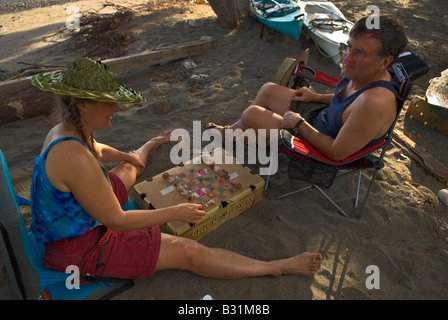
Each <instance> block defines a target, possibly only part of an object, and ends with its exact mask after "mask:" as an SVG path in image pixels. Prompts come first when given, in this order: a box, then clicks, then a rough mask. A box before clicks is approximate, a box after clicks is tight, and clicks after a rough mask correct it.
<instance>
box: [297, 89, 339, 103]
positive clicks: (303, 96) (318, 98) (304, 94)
mask: <svg viewBox="0 0 448 320" xmlns="http://www.w3.org/2000/svg"><path fill="white" fill-rule="evenodd" d="M332 97H333V94H331V93H330V94H322V93H316V92H314V91H312V90H311V89H309V88H307V87H302V88H299V89H297V90H295V91H294V96H293V97H292V101H299V102H320V103H324V104H330V102H331V98H332Z"/></svg>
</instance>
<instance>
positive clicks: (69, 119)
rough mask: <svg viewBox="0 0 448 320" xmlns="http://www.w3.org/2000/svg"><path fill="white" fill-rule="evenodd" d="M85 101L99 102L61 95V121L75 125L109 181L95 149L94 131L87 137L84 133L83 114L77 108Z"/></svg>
mask: <svg viewBox="0 0 448 320" xmlns="http://www.w3.org/2000/svg"><path fill="white" fill-rule="evenodd" d="M83 103H97V101H94V100H90V99H82V98H76V97H73V96H61V121H62V123H63V124H64V126H66V125H67V124H71V125H73V126H74V127H75V130H76V131H78V133H79V134H80V135H81V138H82V141H83V142H84V143H85V145H86V146H87V147H88V148H89V150H90V152H91V153H92V154H93V156H94V157H95V158H96V159H97V160H98V163H99V164H100V167H101V170H102V171H103V173H104V175H105V176H106V179H107V180H108V181H109V177H108V175H107V170H106V168H105V167H104V166H103V164H102V163H101V161H100V160H99V158H98V154H97V153H96V151H95V139H94V138H93V133H92V134H91V135H90V137H86V136H85V134H84V131H83V128H82V123H81V114H80V113H79V109H78V108H77V105H78V104H83ZM89 140H90V141H89ZM89 142H90V143H89Z"/></svg>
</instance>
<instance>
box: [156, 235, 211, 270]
mask: <svg viewBox="0 0 448 320" xmlns="http://www.w3.org/2000/svg"><path fill="white" fill-rule="evenodd" d="M160 249H161V252H160V254H159V262H161V265H163V266H164V267H162V268H163V269H165V268H167V269H171V268H173V269H186V270H191V269H193V268H194V266H195V264H196V263H198V261H200V259H201V256H202V255H203V254H204V250H205V249H206V247H204V246H203V245H201V244H199V243H197V242H196V241H194V240H191V239H188V238H184V237H175V236H168V237H162V245H161V248H160ZM160 258H162V259H163V260H164V261H160Z"/></svg>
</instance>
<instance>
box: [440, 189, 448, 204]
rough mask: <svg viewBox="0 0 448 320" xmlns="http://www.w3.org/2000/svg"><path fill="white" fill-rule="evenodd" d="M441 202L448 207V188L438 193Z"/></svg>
mask: <svg viewBox="0 0 448 320" xmlns="http://www.w3.org/2000/svg"><path fill="white" fill-rule="evenodd" d="M437 195H438V197H439V200H440V202H442V203H443V204H444V205H445V206H447V207H448V189H442V190H440V191H439V193H438V194H437Z"/></svg>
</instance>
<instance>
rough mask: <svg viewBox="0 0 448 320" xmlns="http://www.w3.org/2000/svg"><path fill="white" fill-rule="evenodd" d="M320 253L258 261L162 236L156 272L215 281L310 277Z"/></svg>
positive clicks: (184, 239)
mask: <svg viewBox="0 0 448 320" xmlns="http://www.w3.org/2000/svg"><path fill="white" fill-rule="evenodd" d="M321 263H322V256H321V255H320V254H319V253H302V254H300V255H298V256H294V257H291V258H287V259H281V260H275V261H260V260H256V259H252V258H248V257H245V256H243V255H240V254H238V253H235V252H232V251H229V250H225V249H219V248H209V247H206V246H203V245H201V244H200V243H197V242H195V241H193V240H191V239H187V238H183V237H176V236H172V235H168V234H163V233H162V243H161V247H160V254H159V260H158V262H157V265H156V271H161V270H167V269H182V270H188V271H191V272H193V273H195V274H198V275H201V276H205V277H210V278H216V279H241V278H248V277H257V276H266V275H272V276H279V275H282V274H298V275H310V274H313V273H315V272H316V271H317V270H319V268H320V266H321Z"/></svg>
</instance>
